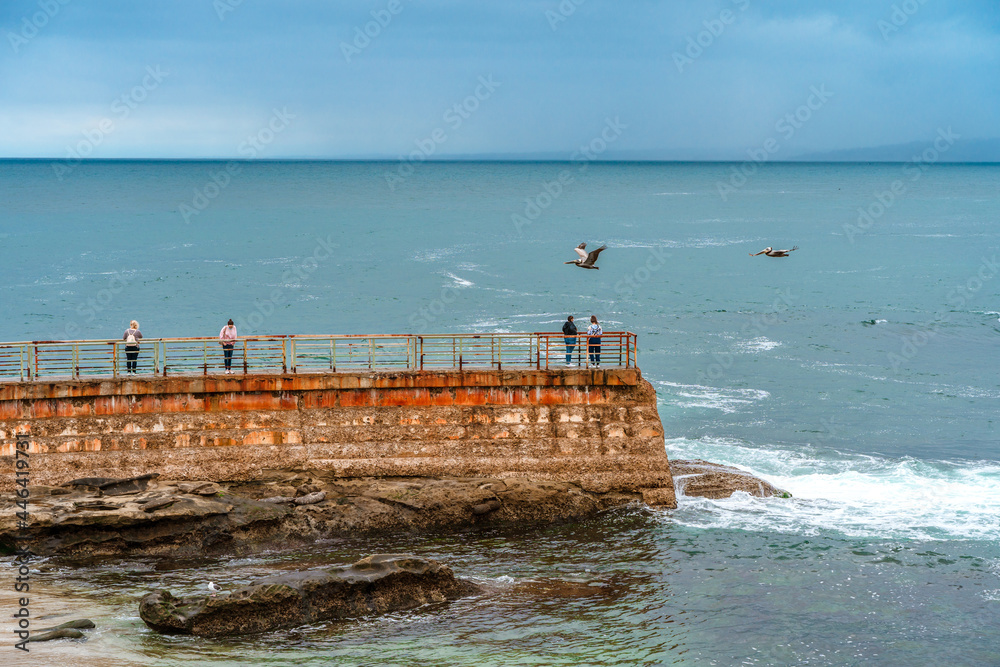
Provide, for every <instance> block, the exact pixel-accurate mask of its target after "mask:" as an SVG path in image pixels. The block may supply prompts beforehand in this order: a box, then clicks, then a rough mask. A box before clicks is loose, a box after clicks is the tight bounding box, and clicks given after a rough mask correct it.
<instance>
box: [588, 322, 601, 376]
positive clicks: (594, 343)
mask: <svg viewBox="0 0 1000 667" xmlns="http://www.w3.org/2000/svg"><path fill="white" fill-rule="evenodd" d="M603 335H604V330H603V329H601V325H600V324H598V323H597V315H591V316H590V327H589V328H588V329H587V353H588V354H589V355H590V363H591V364H592V365H594V366H600V365H601V336H603Z"/></svg>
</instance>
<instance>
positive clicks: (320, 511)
mask: <svg viewBox="0 0 1000 667" xmlns="http://www.w3.org/2000/svg"><path fill="white" fill-rule="evenodd" d="M672 467H673V470H674V475H675V479H677V487H678V493H679V494H681V493H683V494H686V495H689V496H690V495H701V496H705V497H709V498H722V497H727V496H729V495H731V494H732V493H733V492H736V491H744V492H748V493H751V494H752V495H756V496H772V495H773V496H783V495H784V496H785V497H788V494H787V493H786V492H783V491H781V490H780V489H776V488H775V487H773V486H772V485H770V484H768V483H767V482H765V481H763V480H760V479H758V478H756V477H753V476H751V475H748V474H746V473H743V472H742V471H739V470H737V469H735V468H730V467H727V466H719V465H716V464H711V463H708V462H705V461H673V462H672ZM30 491H31V495H30V498H31V527H30V529H29V531H28V532H27V534H25V533H18V532H17V526H16V520H15V516H16V515H15V512H14V511H13V506H14V501H15V500H16V498H15V497H14V496H13V494H7V495H5V496H0V507H2V509H3V511H2V512H0V550H2V551H4V552H7V553H11V552H12V551H13V546H14V544H15V543H20V544H25V543H27V544H29V545H30V546H31V549H32V551H33V552H34V553H35V554H37V555H39V556H57V557H64V558H91V557H99V558H121V557H131V556H154V557H197V556H221V555H247V554H252V553H256V552H259V551H261V550H264V549H275V548H278V549H287V548H294V547H297V546H303V545H308V544H311V543H313V542H315V541H316V540H318V539H324V538H332V537H348V536H364V535H374V534H386V533H394V532H409V533H412V532H423V531H435V530H460V529H468V528H475V527H485V526H490V527H503V526H530V525H540V524H546V523H554V522H562V521H573V520H580V519H584V518H587V517H590V516H594V515H595V514H597V513H599V512H602V511H605V510H608V509H612V508H615V507H622V506H625V505H629V504H633V503H642V502H645V503H646V504H656V503H655V498H649V497H644V496H643V494H642V493H640V492H621V491H615V492H608V493H597V492H593V491H588V490H585V489H584V488H583V487H582V486H581V485H580V484H577V483H573V482H557V481H533V480H530V479H525V478H506V479H489V478H462V477H454V478H451V477H435V478H428V477H420V478H354V479H343V478H330V477H324V476H322V475H320V474H314V473H308V472H301V471H272V472H270V473H268V474H267V475H266V476H263V477H261V478H260V479H257V480H254V481H252V482H242V483H224V482H213V481H203V482H179V481H170V480H162V479H157V478H156V475H145V476H144V478H143V479H141V480H138V481H133V480H106V479H100V478H96V479H94V478H92V479H83V480H75V482H74V483H70V484H67V485H65V486H62V487H30Z"/></svg>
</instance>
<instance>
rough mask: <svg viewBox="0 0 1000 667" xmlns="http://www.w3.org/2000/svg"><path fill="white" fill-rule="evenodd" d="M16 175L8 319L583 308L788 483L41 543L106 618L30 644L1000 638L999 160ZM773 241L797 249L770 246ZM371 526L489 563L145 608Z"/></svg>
mask: <svg viewBox="0 0 1000 667" xmlns="http://www.w3.org/2000/svg"><path fill="white" fill-rule="evenodd" d="M54 164H55V165H58V167H60V168H58V169H54ZM0 194H2V199H0V201H2V202H3V206H2V208H0V244H2V245H0V247H2V248H3V254H2V257H3V261H2V264H0V294H2V303H3V313H4V317H3V318H0V339H2V340H6V341H17V340H54V339H63V338H84V339H87V338H109V337H114V338H117V337H120V336H121V333H122V331H124V329H125V328H126V327H127V326H128V322H129V320H131V319H136V320H138V321H139V323H140V328H141V330H142V332H143V334H144V335H145V336H147V337H159V336H215V335H218V331H219V329H220V328H221V327H222V325H223V324H225V322H226V320H227V319H229V318H230V317H231V318H233V319H234V320H235V321H236V322H237V325H238V327H239V330H240V333H241V334H242V335H249V334H265V333H268V334H278V333H425V332H426V333H430V332H459V331H483V332H499V331H505V332H517V331H558V330H559V328H560V326H561V322H562V321H563V320H565V318H566V316H567V315H569V314H573V315H575V316H576V317H577V318H578V319H582V320H586V319H589V316H590V315H592V314H593V315H596V316H597V317H598V318H599V319H600V321H601V323H602V325H603V327H604V329H605V330H618V329H627V330H630V331H633V332H635V333H637V334H638V345H639V354H638V359H639V366H640V368H641V369H642V373H643V376H644V377H645V378H646V379H648V380H649V381H650V382H651V383H652V384H653V386H654V387H655V388H656V391H657V401H658V407H659V412H660V417H661V419H662V421H663V425H664V429H665V431H666V448H667V453H668V455H669V456H670V457H671V458H674V459H681V458H703V459H707V460H710V461H714V462H718V463H725V464H729V465H735V466H738V467H740V468H743V469H745V470H748V471H750V472H752V473H753V474H756V475H759V476H761V477H764V478H765V479H767V480H768V481H770V482H771V483H773V484H774V485H776V486H778V487H780V488H783V489H786V490H788V491H790V492H791V493H792V495H793V498H792V499H776V498H775V499H771V498H769V499H760V498H753V497H749V496H747V495H745V494H737V495H736V496H734V497H732V498H729V499H724V500H706V499H700V498H688V497H683V496H682V497H681V498H680V499H679V507H678V509H676V510H654V509H648V508H639V507H633V508H627V509H622V510H616V511H612V512H609V513H607V514H604V515H602V516H599V517H596V518H592V519H590V520H587V521H583V522H580V523H574V524H565V525H556V526H548V527H544V528H524V529H518V530H513V529H510V530H495V531H477V532H464V533H459V534H442V535H402V536H385V537H380V538H377V539H371V540H335V541H331V542H329V543H324V544H319V545H316V546H315V547H314V548H311V549H308V550H304V551H296V552H294V553H267V554H261V555H259V556H256V557H253V558H241V559H236V558H232V559H204V560H199V561H184V562H175V561H170V562H162V561H144V560H137V561H135V562H127V563H122V564H115V565H108V564H102V563H80V564H77V565H74V566H72V567H70V566H68V565H66V564H60V563H48V562H42V563H39V564H38V565H37V567H38V568H39V574H38V576H37V581H40V582H41V585H40V591H39V593H38V600H40V606H39V608H40V609H41V610H42V613H44V611H45V610H50V611H55V610H62V609H66V608H71V609H73V610H74V612H75V615H76V616H81V615H82V616H87V617H90V618H92V619H94V620H95V621H96V622H97V624H98V628H97V630H95V631H92V632H91V634H90V635H89V636H90V639H89V640H87V641H86V642H85V643H82V644H80V643H76V642H60V643H58V644H49V645H38V646H37V648H32V653H31V659H32V660H36V658H37V659H40V658H39V656H48V657H47V658H46V659H50V660H59V661H62V662H63V663H64V664H73V665H77V664H79V665H106V664H115V665H164V666H166V665H187V664H195V663H197V664H210V665H243V664H261V665H292V664H294V665H320V664H324V665H325V664H343V665H355V664H356V665H371V664H379V665H412V664H422V665H449V666H455V665H512V664H518V665H806V664H808V665H863V664H864V665H868V664H878V665H938V664H948V665H954V666H957V665H1000V640H998V639H997V638H996V635H997V628H998V627H1000V455H998V446H997V443H998V435H1000V434H998V428H997V419H998V417H997V415H998V414H1000V379H998V375H997V372H996V370H995V366H996V363H997V360H998V355H997V346H998V343H1000V276H998V273H1000V267H998V251H1000V165H965V164H940V163H938V164H935V163H931V162H919V161H918V162H911V163H907V164H902V163H900V164H809V163H803V164H762V165H756V164H753V163H744V164H738V163H600V162H595V163H587V162H566V163H558V162H551V163H500V162H492V163H481V162H453V163H424V164H419V163H418V164H412V165H410V164H406V165H400V164H399V163H390V162H381V163H379V162H353V163H352V162H263V161H261V162H241V163H226V162H175V161H108V162H102V161H92V162H82V163H79V164H73V165H71V164H67V163H65V162H59V163H53V162H51V161H44V160H38V161H2V162H0ZM581 242H586V243H587V244H588V247H589V248H594V247H597V246H599V245H600V244H606V245H607V246H608V249H607V250H606V251H605V252H604V253H603V254H602V255H601V257H600V260H599V262H598V266H599V267H600V270H599V271H584V270H580V269H578V268H576V267H573V266H566V265H564V264H563V262H564V261H568V260H572V259H575V256H576V255H575V253H574V252H573V248H574V247H575V246H576V245H577V244H579V243H581ZM767 246H773V247H775V248H784V249H787V248H792V247H793V246H798V249H797V250H795V251H794V252H792V253H791V255H790V256H789V257H787V258H768V257H766V256H763V255H760V256H756V257H750V256H749V255H750V253H756V252H758V251H760V250H762V249H764V248H765V247H767ZM991 364H992V366H991ZM378 552H412V553H416V554H419V555H423V556H430V557H434V558H438V559H440V560H442V561H444V562H446V563H448V564H450V565H451V566H452V567H453V568H454V569H455V571H456V573H457V574H459V575H460V576H466V577H470V578H472V579H474V580H476V581H479V582H481V583H485V584H487V585H488V586H489V587H490V590H491V591H492V592H491V593H489V594H487V595H485V596H483V597H479V598H472V599H467V600H461V601H459V602H456V603H453V604H448V605H442V606H435V607H430V608H423V609H419V610H416V611H412V612H406V613H400V614H393V615H389V616H386V617H380V618H372V619H369V620H365V621H362V622H357V623H346V624H334V623H331V624H324V625H320V626H316V627H306V628H298V629H296V630H292V631H283V632H277V633H272V634H269V635H265V636H262V637H256V638H246V639H226V640H208V639H197V638H176V637H161V636H159V635H156V634H155V633H152V632H151V631H149V630H148V629H146V627H145V626H144V625H143V624H142V622H141V621H140V620H139V618H138V600H139V598H140V597H141V596H142V595H143V594H144V593H145V592H147V591H148V590H150V589H151V588H153V587H154V586H164V585H165V586H168V587H169V588H170V590H171V591H172V592H173V593H175V594H190V593H193V592H195V591H196V590H199V587H200V586H202V585H203V582H204V581H206V580H207V579H208V578H213V579H214V580H215V581H217V582H221V583H222V584H223V585H224V586H235V585H238V584H241V583H246V582H249V581H250V580H251V579H253V578H255V577H259V576H262V575H265V574H267V573H270V572H272V571H273V570H274V569H301V568H305V567H311V566H318V565H326V564H346V563H350V562H353V561H354V560H357V559H358V558H360V557H362V556H365V555H368V554H370V553H378ZM4 587H5V588H9V587H8V586H6V585H4ZM9 595H10V594H9V592H8V591H4V596H8V597H9ZM3 599H4V600H6V599H7V597H4V598H3ZM33 609H34V607H33ZM36 613H37V612H36ZM7 641H8V640H5V642H7ZM11 643H12V642H11ZM8 655H9V653H8ZM25 664H28V663H25ZM31 664H42V663H39V662H37V661H36V662H32V663H31Z"/></svg>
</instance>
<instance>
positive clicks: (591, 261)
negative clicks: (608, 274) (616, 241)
mask: <svg viewBox="0 0 1000 667" xmlns="http://www.w3.org/2000/svg"><path fill="white" fill-rule="evenodd" d="M607 247H608V246H606V245H602V246H601V247H600V248H598V249H597V250H592V251H591V252H590V254H589V255H587V261H586V262H584V264H591V265H593V264H594V262H596V261H597V256H598V255H600V254H601V251H602V250H605V249H607Z"/></svg>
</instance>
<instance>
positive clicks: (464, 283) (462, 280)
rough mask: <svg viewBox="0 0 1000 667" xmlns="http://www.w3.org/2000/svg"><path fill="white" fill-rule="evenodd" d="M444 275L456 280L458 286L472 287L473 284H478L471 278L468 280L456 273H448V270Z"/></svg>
mask: <svg viewBox="0 0 1000 667" xmlns="http://www.w3.org/2000/svg"><path fill="white" fill-rule="evenodd" d="M444 275H446V276H448V277H449V278H451V279H452V280H454V281H455V283H456V284H457V286H458V287H472V286H473V285H475V284H476V283H474V282H472V281H471V280H466V279H465V278H459V277H458V276H456V275H455V274H454V273H448V272H447V271H445V274H444Z"/></svg>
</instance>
